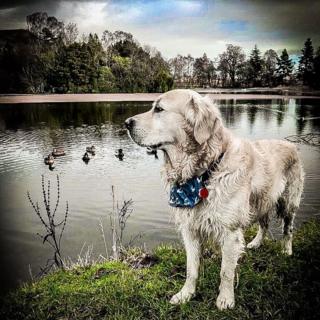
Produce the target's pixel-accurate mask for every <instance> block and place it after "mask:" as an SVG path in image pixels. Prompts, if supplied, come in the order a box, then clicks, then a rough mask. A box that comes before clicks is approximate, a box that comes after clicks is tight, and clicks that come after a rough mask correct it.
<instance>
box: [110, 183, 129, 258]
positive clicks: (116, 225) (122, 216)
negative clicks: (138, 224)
mask: <svg viewBox="0 0 320 320" xmlns="http://www.w3.org/2000/svg"><path fill="white" fill-rule="evenodd" d="M111 194H112V212H111V213H110V224H111V231H112V258H113V259H114V260H119V258H120V255H121V250H122V249H123V248H124V245H123V234H124V230H125V227H126V223H127V220H128V218H129V217H130V215H131V213H132V211H133V209H132V204H133V201H132V199H130V200H127V201H126V200H124V201H123V204H122V206H121V207H119V202H118V201H117V200H116V198H115V191H114V186H111Z"/></svg>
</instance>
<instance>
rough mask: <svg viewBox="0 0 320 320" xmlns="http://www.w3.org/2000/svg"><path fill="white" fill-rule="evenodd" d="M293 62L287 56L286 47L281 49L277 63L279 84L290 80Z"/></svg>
mask: <svg viewBox="0 0 320 320" xmlns="http://www.w3.org/2000/svg"><path fill="white" fill-rule="evenodd" d="M292 70H293V63H292V61H291V59H290V58H289V55H288V52H287V49H284V50H283V51H282V54H281V56H280V58H279V59H278V65H277V71H276V73H277V79H278V83H279V84H288V83H289V82H290V80H291V75H292Z"/></svg>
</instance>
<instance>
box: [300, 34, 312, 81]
mask: <svg viewBox="0 0 320 320" xmlns="http://www.w3.org/2000/svg"><path fill="white" fill-rule="evenodd" d="M301 51H302V55H301V57H300V61H299V70H298V77H299V79H300V80H302V83H303V84H304V85H311V84H312V80H313V76H314V57H313V46H312V41H311V39H310V38H308V39H307V41H306V42H305V43H304V48H303V49H302V50H301Z"/></svg>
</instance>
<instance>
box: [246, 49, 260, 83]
mask: <svg viewBox="0 0 320 320" xmlns="http://www.w3.org/2000/svg"><path fill="white" fill-rule="evenodd" d="M262 66H263V60H262V58H261V54H260V50H259V49H258V47H257V45H255V46H254V49H253V50H252V52H251V55H250V59H249V68H250V75H249V77H250V80H251V83H252V85H253V86H261V79H262Z"/></svg>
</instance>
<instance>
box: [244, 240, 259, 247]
mask: <svg viewBox="0 0 320 320" xmlns="http://www.w3.org/2000/svg"><path fill="white" fill-rule="evenodd" d="M260 246H261V241H255V239H253V240H252V241H251V242H249V243H248V244H247V248H248V249H257V248H259V247H260Z"/></svg>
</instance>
